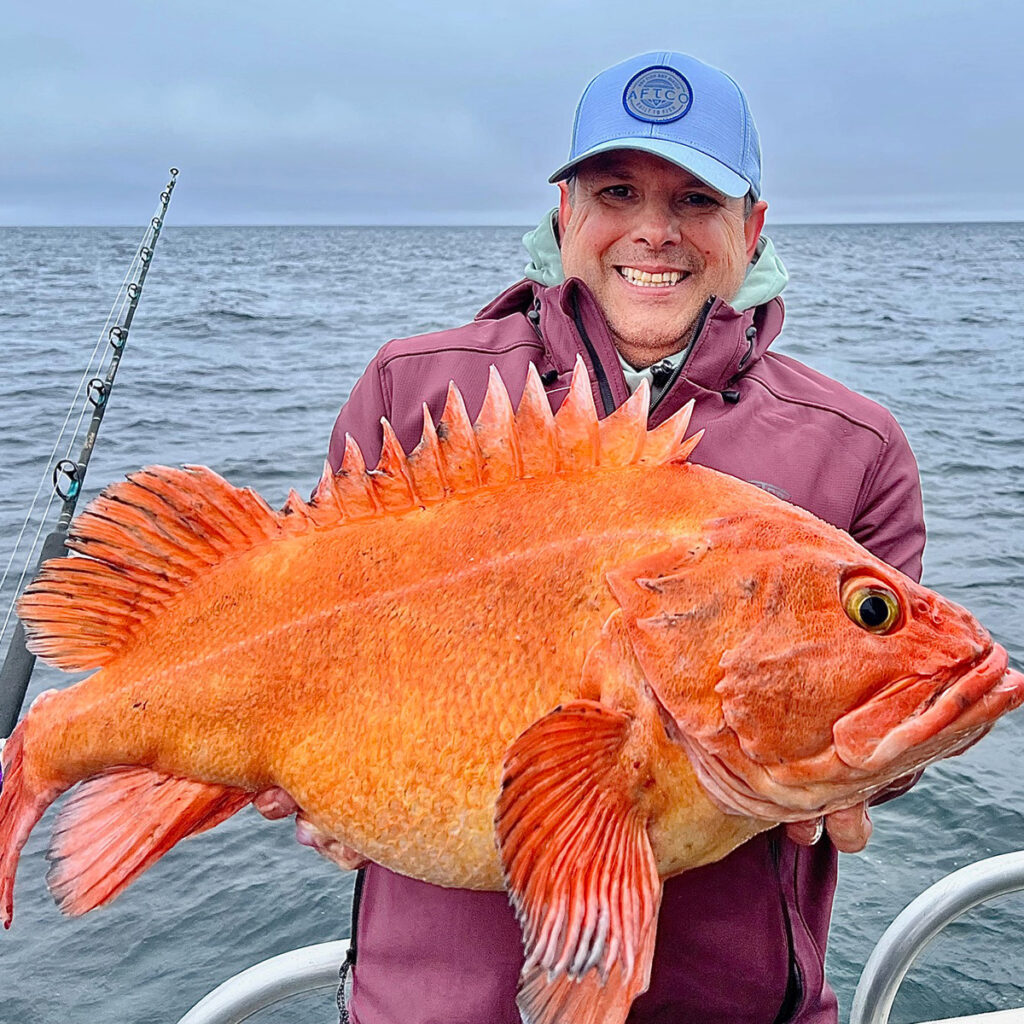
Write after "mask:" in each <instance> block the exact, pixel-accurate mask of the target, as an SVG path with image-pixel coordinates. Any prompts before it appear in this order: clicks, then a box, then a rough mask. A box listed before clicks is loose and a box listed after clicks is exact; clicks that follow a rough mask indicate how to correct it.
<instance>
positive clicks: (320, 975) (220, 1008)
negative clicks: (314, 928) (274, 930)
mask: <svg viewBox="0 0 1024 1024" xmlns="http://www.w3.org/2000/svg"><path fill="white" fill-rule="evenodd" d="M347 952H348V939H339V940H338V941H336V942H321V943H319V944H318V945H316V946H304V947H303V948H302V949H292V950H289V951H288V952H287V953H282V954H281V955H280V956H274V957H271V958H270V959H269V960H264V961H263V962H262V963H258V964H256V965H255V966H253V967H250V968H248V969H247V970H244V971H242V972H241V973H240V974H236V975H235V976H234V977H233V978H228V980H227V981H225V982H224V984H223V985H219V986H218V987H217V988H215V989H214V990H213V991H212V992H211V993H210V994H209V995H208V996H205V997H204V998H203V999H201V1000H200V1001H199V1002H198V1003H196V1005H195V1006H193V1007H192V1009H191V1010H189V1011H188V1013H186V1014H185V1016H184V1017H182V1018H181V1020H179V1021H178V1024H242V1021H244V1020H248V1019H249V1018H250V1017H251V1016H252V1015H253V1014H254V1013H257V1012H259V1011H260V1010H264V1009H266V1008H267V1007H268V1006H273V1005H274V1004H275V1003H280V1002H281V1001H282V1000H285V999H288V998H290V997H291V996H297V995H301V994H302V993H303V992H315V991H317V990H318V989H322V988H334V989H336V988H337V987H338V971H339V969H340V967H341V962H342V961H343V960H344V959H345V954H346V953H347Z"/></svg>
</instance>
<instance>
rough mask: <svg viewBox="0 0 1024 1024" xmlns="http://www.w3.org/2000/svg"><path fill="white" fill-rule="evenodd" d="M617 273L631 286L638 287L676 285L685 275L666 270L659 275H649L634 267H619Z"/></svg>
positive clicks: (676, 271) (677, 271) (678, 271)
mask: <svg viewBox="0 0 1024 1024" xmlns="http://www.w3.org/2000/svg"><path fill="white" fill-rule="evenodd" d="M619 273H620V274H621V275H622V276H623V277H624V278H625V279H626V280H627V281H629V282H630V283H631V284H640V285H661V286H662V287H664V286H665V285H673V284H678V283H679V282H680V280H681V279H682V278H683V277H685V276H686V275H685V274H684V273H683V272H682V271H681V270H668V271H665V272H664V273H661V274H649V273H648V272H647V271H646V270H637V269H636V268H635V267H619Z"/></svg>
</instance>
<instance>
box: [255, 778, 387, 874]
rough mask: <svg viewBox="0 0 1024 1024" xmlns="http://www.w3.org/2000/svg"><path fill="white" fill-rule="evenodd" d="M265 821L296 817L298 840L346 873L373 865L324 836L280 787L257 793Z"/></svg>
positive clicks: (258, 803) (353, 851)
mask: <svg viewBox="0 0 1024 1024" xmlns="http://www.w3.org/2000/svg"><path fill="white" fill-rule="evenodd" d="M252 805H253V807H255V808H256V810H257V811H259V812H260V814H262V815H263V817H264V818H269V819H270V820H271V821H276V820H277V819H279V818H287V817H290V816H291V815H293V814H294V815H295V840H296V842H298V843H301V844H302V845H303V846H309V847H312V848H313V849H314V850H316V852H317V853H319V854H320V855H321V856H322V857H326V858H327V859H328V860H331V861H334V863H335V864H337V865H338V867H340V868H344V869H345V870H346V871H354V870H356V869H357V868H361V867H363V866H364V865H366V864H368V863H369V861H368V860H367V859H366V858H365V857H364V856H362V854H360V853H357V852H356V851H355V850H353V849H352V847H351V846H346V845H345V844H344V843H339V842H338V840H337V839H335V838H334V837H333V836H329V835H328V834H327V833H326V832H322V831H321V830H320V829H318V828H317V827H316V825H314V824H313V823H312V822H311V821H310V820H309V819H308V818H306V817H304V816H303V814H302V809H301V808H300V807H299V805H298V804H297V803H296V802H295V800H294V799H292V795H291V794H290V793H289V792H288V791H287V790H284V789H281V787H280V786H273V787H271V788H270V789H265V790H263V792H262V793H257V794H256V796H255V798H254V799H253V802H252Z"/></svg>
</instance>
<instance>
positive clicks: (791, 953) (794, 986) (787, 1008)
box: [769, 836, 804, 1024]
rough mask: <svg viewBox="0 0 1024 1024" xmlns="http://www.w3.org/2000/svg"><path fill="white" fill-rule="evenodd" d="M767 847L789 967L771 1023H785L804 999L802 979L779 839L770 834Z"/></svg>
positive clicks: (791, 1017)
mask: <svg viewBox="0 0 1024 1024" xmlns="http://www.w3.org/2000/svg"><path fill="white" fill-rule="evenodd" d="M769 848H770V849H771V853H772V863H773V865H774V866H775V879H776V882H777V883H778V886H779V898H780V900H781V902H782V916H783V919H784V920H785V922H786V942H787V944H788V947H789V949H788V961H789V968H788V970H787V972H786V994H785V996H784V997H783V999H782V1006H781V1007H780V1008H779V1012H778V1014H777V1015H776V1017H775V1020H774V1021H773V1022H772V1024H786V1022H787V1021H790V1020H792V1019H793V1015H794V1014H795V1013H796V1011H797V1010H798V1009H799V1008H800V1006H801V1004H802V1003H803V1001H804V979H803V972H802V971H801V970H800V963H799V962H798V960H797V958H796V940H795V938H794V936H793V921H792V918H791V915H790V909H789V901H788V900H787V899H786V893H785V890H784V888H783V885H782V866H781V863H780V862H781V857H782V849H781V844H780V842H779V839H778V838H777V837H776V836H772V838H771V840H770V841H769Z"/></svg>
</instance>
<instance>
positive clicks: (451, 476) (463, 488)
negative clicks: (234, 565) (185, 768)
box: [18, 358, 699, 671]
mask: <svg viewBox="0 0 1024 1024" xmlns="http://www.w3.org/2000/svg"><path fill="white" fill-rule="evenodd" d="M649 394H650V392H649V389H648V387H647V385H646V383H643V384H641V386H640V387H639V388H638V389H637V391H636V393H635V394H634V395H633V396H632V397H631V398H630V399H629V401H628V402H626V403H625V404H624V405H623V406H621V407H620V408H619V409H617V410H616V411H615V412H614V413H612V415H611V416H609V417H607V418H606V419H604V420H599V419H598V418H597V410H596V409H595V408H594V401H593V397H592V394H591V390H590V382H589V379H588V377H587V372H586V368H585V367H584V364H583V360H582V359H580V358H577V360H576V366H575V367H574V369H573V375H572V381H571V383H570V385H569V394H568V395H567V397H566V398H565V400H564V401H563V403H562V406H561V407H560V408H559V410H558V415H557V416H553V415H552V414H551V407H550V405H549V404H548V399H547V395H546V394H545V393H544V387H543V385H542V384H541V381H540V377H539V375H538V374H537V371H536V369H535V368H534V367H533V366H532V365H531V366H530V369H529V373H528V376H527V381H526V387H525V389H524V391H523V398H522V400H521V402H520V404H519V409H518V411H517V412H516V413H515V414H514V415H513V413H512V404H511V402H510V401H509V397H508V392H507V391H506V390H505V385H504V384H503V383H502V381H501V378H500V377H499V375H498V373H497V371H496V370H495V369H494V368H493V367H492V368H491V373H490V379H489V381H488V385H487V394H486V396H485V398H484V402H483V406H482V408H481V411H480V415H479V417H478V418H477V421H476V424H475V425H474V424H472V423H471V422H470V419H469V415H468V414H467V412H466V406H465V403H464V402H463V400H462V395H461V394H460V393H459V390H458V388H456V387H455V385H454V384H451V385H449V388H448V397H447V401H446V402H445V408H444V413H443V414H442V416H441V420H440V422H439V423H438V425H437V427H436V428H435V427H434V424H433V422H432V421H431V418H430V414H429V412H427V410H426V406H424V419H423V433H422V435H421V438H420V442H419V444H418V445H417V446H416V448H415V449H414V450H413V451H412V452H411V454H409V455H408V456H407V455H406V454H405V453H404V452H403V451H402V448H401V445H400V444H399V442H398V439H397V437H396V436H395V433H394V431H393V430H392V428H391V425H390V424H389V423H387V421H383V423H382V429H383V432H384V443H383V447H382V449H381V456H380V461H379V462H378V464H377V466H376V468H375V469H373V470H367V468H366V464H365V462H364V460H363V455H362V452H361V451H360V450H359V446H358V445H357V444H356V442H355V441H354V440H353V439H352V438H351V437H347V438H346V444H345V454H344V456H343V458H342V464H341V468H340V469H339V470H338V472H336V473H334V472H332V471H331V469H330V467H329V466H325V467H324V473H323V476H322V477H321V478H320V482H319V484H318V485H317V487H316V491H315V493H314V494H313V498H312V501H310V502H308V503H307V502H304V501H303V500H302V499H301V497H300V496H299V495H298V494H296V493H295V492H294V491H293V492H292V493H291V494H290V495H289V496H288V500H287V502H286V503H285V505H284V507H283V508H282V509H281V511H280V512H275V511H274V510H273V509H271V508H270V506H269V505H267V503H266V502H265V501H264V500H263V499H262V498H261V497H260V496H259V495H258V494H256V493H255V492H253V491H251V490H249V489H243V488H238V487H233V486H232V485H231V484H229V483H228V482H227V481H225V480H224V479H222V478H221V477H219V476H218V475H217V474H216V473H214V472H212V471H211V470H209V469H206V468H204V467H202V466H186V467H184V468H182V469H173V468H170V467H167V466H150V467H148V468H146V469H143V470H140V471H139V472H138V473H133V474H132V475H131V476H130V477H128V479H127V480H125V481H123V482H121V483H116V484H112V485H111V486H110V487H108V488H107V489H106V490H105V491H104V492H103V493H102V494H101V495H100V496H99V497H98V498H96V499H95V501H93V502H92V503H91V504H90V505H89V507H88V508H87V509H86V510H85V512H83V513H82V514H81V515H80V516H79V517H78V518H77V519H76V520H75V523H74V525H73V528H72V533H71V535H70V537H69V540H68V547H69V548H70V549H72V550H73V551H75V552H77V553H78V554H79V555H85V556H87V557H85V558H82V557H71V558H56V559H51V560H50V561H49V562H47V563H46V564H45V565H44V566H43V569H42V571H41V572H40V574H39V576H38V577H37V578H36V579H35V580H34V581H33V583H32V584H31V585H30V586H29V587H28V589H27V590H26V591H25V595H24V596H23V597H22V599H21V601H20V602H19V604H18V613H19V615H20V616H21V618H22V620H23V621H24V623H25V627H26V629H27V631H28V636H29V648H30V649H31V650H32V652H33V653H35V654H38V655H39V656H40V657H42V658H43V659H44V660H46V661H48V662H50V663H51V664H54V665H57V666H59V667H60V668H64V669H67V670H70V671H78V670H82V669H90V668H98V667H100V666H102V665H105V664H106V663H107V662H109V661H111V660H113V658H114V657H116V656H117V654H118V653H119V652H120V651H121V650H123V649H124V648H125V647H126V646H127V645H128V644H129V643H130V642H131V637H132V636H133V635H134V634H135V633H136V632H137V631H138V630H139V629H140V627H141V626H142V624H143V623H144V622H145V621H146V620H148V619H149V618H150V617H151V616H152V615H153V614H154V613H155V612H156V611H157V610H158V609H159V608H161V607H163V606H164V605H166V604H168V603H169V602H171V601H173V600H174V599H175V598H176V597H177V596H178V595H180V594H181V593H182V592H183V591H184V590H185V589H186V588H187V587H188V586H189V584H190V583H191V582H192V580H194V579H195V578H196V577H197V576H200V575H202V574H204V573H206V572H208V571H209V570H210V569H212V568H213V567H214V566H216V565H217V564H219V563H221V562H223V561H225V560H226V559H228V558H230V557H232V556H233V555H237V554H241V553H243V552H246V551H248V550H250V549H251V548H253V547H255V546H256V545H258V544H261V543H264V542H267V541H270V540H272V539H275V538H278V537H285V536H294V535H296V534H298V533H301V532H303V531H306V530H311V529H324V528H328V527H332V526H337V525H338V524H339V523H342V522H347V521H352V520H359V519H365V518H369V517H375V516H383V515H396V514H399V515H400V514H403V513H406V512H408V511H410V510H412V509H414V508H422V507H426V506H428V505H434V504H437V503H438V502H441V501H444V500H446V499H448V498H449V497H450V496H452V495H455V496H458V495H465V494H471V493H474V492H476V491H479V490H481V489H484V488H489V487H500V486H502V485H505V484H508V483H510V482H512V481H514V480H519V479H525V478H527V477H534V478H538V477H539V478H543V477H546V476H555V475H571V474H574V473H580V472H589V471H592V470H594V469H595V468H600V467H616V466H627V465H632V464H636V463H640V462H643V463H649V464H658V463H663V462H669V461H681V460H683V459H685V458H686V456H687V455H688V454H689V452H690V450H692V448H693V445H694V444H695V443H696V440H697V437H699V435H697V437H693V438H690V439H689V440H688V441H686V442H685V443H681V442H682V437H683V434H684V432H685V430H686V425H687V423H688V421H689V417H690V410H691V408H692V403H690V405H687V406H686V407H685V408H684V409H681V410H680V411H679V412H677V413H676V414H675V415H673V416H672V417H670V418H669V419H668V420H666V421H665V423H663V424H662V425H661V426H660V427H658V428H657V429H656V430H653V431H650V432H648V430H647V407H648V401H649Z"/></svg>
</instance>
